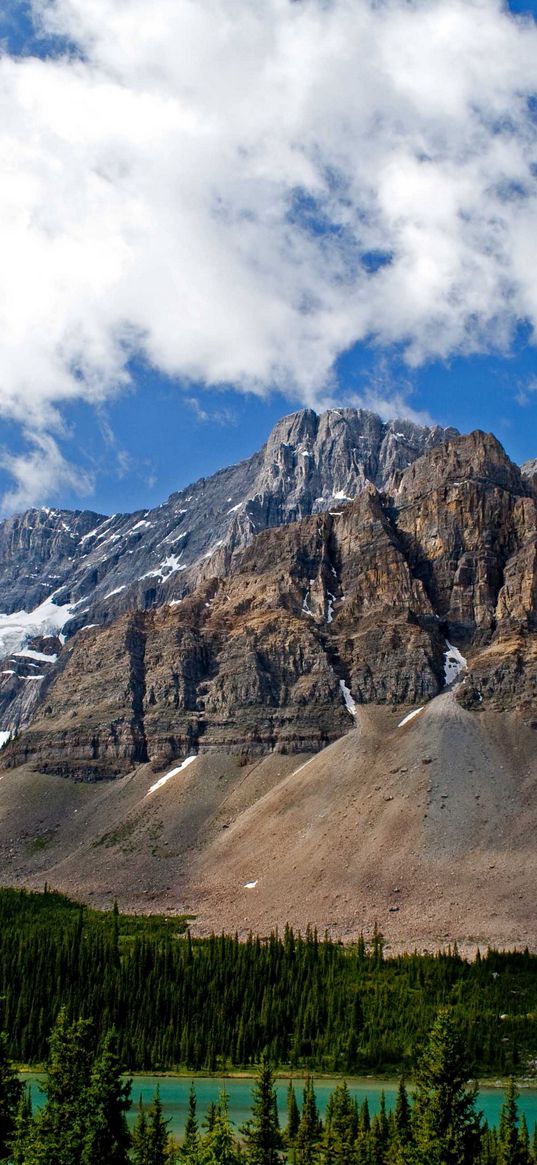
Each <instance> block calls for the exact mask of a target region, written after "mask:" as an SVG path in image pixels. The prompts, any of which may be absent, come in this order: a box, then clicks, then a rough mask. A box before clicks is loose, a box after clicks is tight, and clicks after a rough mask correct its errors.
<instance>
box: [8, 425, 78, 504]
mask: <svg viewBox="0 0 537 1165" xmlns="http://www.w3.org/2000/svg"><path fill="white" fill-rule="evenodd" d="M25 435H26V438H27V441H28V446H29V447H28V450H27V451H26V452H23V453H10V452H9V451H7V450H5V449H0V466H1V467H2V469H5V470H7V472H8V473H9V474H10V476H11V477H12V478H13V486H12V488H11V489H10V490H9V491H8V492H7V493H6V494H5V496H4V498H3V504H4V509H5V510H6V511H8V512H9V511H10V510H14V511H16V510H25V509H27V508H28V507H29V506H33V505H34V503H35V502H36V501H40V500H42V499H43V498H44V497H46V498H53V497H57V496H59V495H61V491H62V490H63V489H72V490H75V492H76V493H79V494H82V495H85V494H89V493H91V492H92V489H93V479H92V476H91V474H90V473H88V471H86V470H82V469H77V468H76V467H75V466H74V465H70V464H69V462H68V461H66V460H65V458H64V457H63V455H62V453H61V450H60V449H59V448H58V445H57V443H56V441H55V440H54V438H53V437H52V436H50V434H48V433H39V432H37V433H31V432H26V434H25Z"/></svg>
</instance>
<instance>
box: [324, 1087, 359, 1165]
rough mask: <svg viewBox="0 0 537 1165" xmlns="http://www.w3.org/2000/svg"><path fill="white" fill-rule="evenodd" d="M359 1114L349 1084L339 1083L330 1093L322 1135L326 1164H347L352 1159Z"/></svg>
mask: <svg viewBox="0 0 537 1165" xmlns="http://www.w3.org/2000/svg"><path fill="white" fill-rule="evenodd" d="M357 1131H358V1114H357V1111H356V1104H355V1103H354V1101H353V1099H352V1097H351V1095H350V1093H349V1090H348V1088H347V1085H346V1084H345V1083H343V1084H338V1086H337V1087H336V1088H335V1089H334V1091H333V1092H332V1093H331V1095H330V1100H329V1104H328V1106H327V1110H326V1118H325V1126H324V1131H323V1137H322V1156H323V1162H324V1165H346V1163H347V1162H348V1161H350V1160H351V1159H352V1156H353V1148H354V1142H355V1140H356V1134H357Z"/></svg>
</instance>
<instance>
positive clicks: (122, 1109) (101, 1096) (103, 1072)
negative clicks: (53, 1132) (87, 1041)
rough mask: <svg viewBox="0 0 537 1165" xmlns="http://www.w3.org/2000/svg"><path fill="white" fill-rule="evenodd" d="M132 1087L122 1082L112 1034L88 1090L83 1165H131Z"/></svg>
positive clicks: (93, 1068)
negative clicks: (129, 1123)
mask: <svg viewBox="0 0 537 1165" xmlns="http://www.w3.org/2000/svg"><path fill="white" fill-rule="evenodd" d="M130 1091H131V1083H130V1081H129V1082H128V1083H127V1084H124V1083H123V1081H122V1079H121V1065H120V1062H119V1057H118V1053H117V1036H116V1034H115V1032H109V1033H108V1034H107V1035H106V1036H105V1039H104V1041H103V1045H102V1049H101V1051H100V1053H99V1054H98V1056H97V1057H96V1059H95V1062H94V1064H93V1067H92V1070H91V1076H90V1081H89V1087H88V1090H87V1101H86V1103H87V1118H88V1129H87V1132H86V1135H85V1137H84V1147H83V1151H82V1158H81V1165H95V1163H96V1162H98V1163H99V1165H128V1162H129V1147H130V1141H131V1138H130V1135H129V1131H128V1128H127V1120H126V1113H127V1112H128V1110H129V1108H130V1106H131V1100H130Z"/></svg>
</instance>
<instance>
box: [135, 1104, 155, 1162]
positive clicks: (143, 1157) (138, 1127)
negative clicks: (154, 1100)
mask: <svg viewBox="0 0 537 1165" xmlns="http://www.w3.org/2000/svg"><path fill="white" fill-rule="evenodd" d="M132 1160H133V1165H151V1162H150V1160H149V1139H148V1132H147V1117H146V1115H145V1107H144V1103H143V1100H142V1097H140V1102H139V1105H138V1113H137V1116H136V1120H135V1122H134V1128H133V1130H132Z"/></svg>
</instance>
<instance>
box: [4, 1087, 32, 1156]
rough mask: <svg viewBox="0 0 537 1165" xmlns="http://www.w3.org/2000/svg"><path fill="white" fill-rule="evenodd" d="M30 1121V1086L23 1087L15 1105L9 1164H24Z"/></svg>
mask: <svg viewBox="0 0 537 1165" xmlns="http://www.w3.org/2000/svg"><path fill="white" fill-rule="evenodd" d="M31 1123H32V1093H31V1091H30V1088H29V1087H27V1088H23V1090H22V1092H21V1095H20V1098H19V1103H18V1105H17V1112H16V1114H15V1124H14V1130H13V1140H12V1143H11V1152H10V1154H9V1160H10V1165H24V1162H25V1160H26V1146H27V1142H28V1135H29V1132H30V1127H31Z"/></svg>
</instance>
